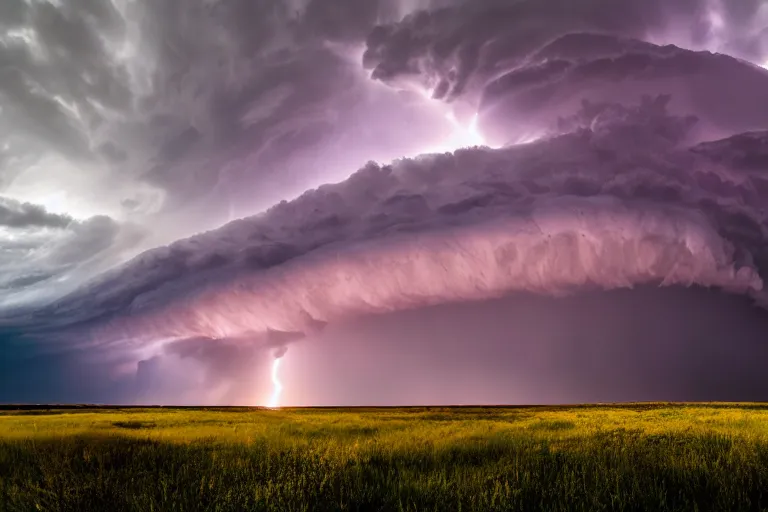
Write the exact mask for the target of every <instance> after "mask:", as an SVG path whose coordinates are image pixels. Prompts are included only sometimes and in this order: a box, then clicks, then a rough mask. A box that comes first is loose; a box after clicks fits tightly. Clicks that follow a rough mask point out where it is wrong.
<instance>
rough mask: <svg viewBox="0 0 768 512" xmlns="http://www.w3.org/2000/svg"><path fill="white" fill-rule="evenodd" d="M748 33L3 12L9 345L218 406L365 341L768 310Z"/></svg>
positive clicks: (572, 24) (504, 22) (643, 17)
mask: <svg viewBox="0 0 768 512" xmlns="http://www.w3.org/2000/svg"><path fill="white" fill-rule="evenodd" d="M766 27H768V10H766V7H765V5H763V4H761V3H760V2H758V1H756V0H755V1H752V0H744V1H741V2H716V1H714V0H713V1H697V0H675V1H673V2H661V1H651V2H646V1H642V2H641V1H639V0H638V1H635V0H626V1H624V2H613V1H608V0H594V1H589V2H578V3H573V2H561V1H559V0H551V1H547V2H532V1H520V2H513V3H510V2H496V1H493V0H488V1H483V2H459V1H441V2H437V1H435V2H429V1H422V2H416V1H413V2H407V1H401V2H385V1H381V2H363V3H361V2H350V1H342V0H339V1H336V2H331V3H328V2H321V1H308V0H306V1H304V0H302V1H294V2H257V3H253V2H215V1H214V2H208V1H194V2H181V1H175V0H174V1H169V2H149V1H143V0H139V1H134V2H122V1H115V2H107V3H102V2H91V1H88V0H79V1H72V2H64V3H61V4H55V5H54V4H53V3H49V2H37V1H35V2H17V3H11V4H8V5H7V6H2V7H0V194H2V195H3V199H0V240H2V246H0V262H2V271H1V272H0V286H2V287H3V290H5V292H6V294H5V298H4V299H3V302H2V303H0V304H2V305H3V307H4V311H3V313H2V318H0V329H2V330H3V332H7V333H8V334H7V335H5V336H6V338H7V339H8V340H9V341H7V342H6V344H7V345H8V346H26V345H28V346H31V347H34V350H35V351H39V352H40V353H41V354H51V353H62V354H68V353H71V352H72V351H76V352H77V353H79V354H80V353H88V354H92V355H91V356H89V357H90V359H91V360H93V362H94V363H93V364H98V361H105V363H104V364H106V365H111V366H112V367H114V368H118V367H119V368H121V369H120V370H119V371H118V373H120V372H125V373H126V375H130V376H131V378H134V377H135V378H136V379H137V383H138V384H140V385H138V387H136V386H135V385H134V384H131V386H133V387H132V388H131V389H133V391H134V392H135V393H137V396H141V397H144V398H141V400H148V399H150V398H148V397H151V396H156V397H157V396H160V395H152V394H151V392H152V389H155V388H157V389H160V388H162V389H165V394H164V395H162V396H163V397H165V398H163V400H166V399H167V400H171V399H172V397H173V396H182V395H183V394H184V393H183V388H185V386H187V385H186V384H184V385H182V384H178V382H176V384H174V383H173V382H172V381H173V378H171V377H168V375H169V374H172V373H173V371H178V369H179V368H181V367H184V368H187V370H188V371H187V372H186V373H188V374H190V375H192V374H194V375H197V376H199V378H197V377H195V378H194V379H192V380H193V381H194V382H192V381H190V382H189V383H188V387H189V388H190V389H193V388H196V387H201V386H202V387H204V388H206V389H208V390H214V391H215V392H214V391H211V392H212V393H213V395H210V397H209V399H210V400H213V401H225V402H226V401H230V400H232V399H233V397H237V396H240V395H238V394H237V393H238V391H237V390H236V386H235V385H234V384H232V382H234V380H233V379H236V376H237V375H243V374H245V373H248V368H249V367H254V368H260V367H261V366H260V365H262V364H264V360H265V358H268V357H270V354H272V355H274V354H278V353H279V354H284V353H285V350H286V348H287V347H288V346H290V345H292V344H295V343H297V342H300V341H301V340H306V338H313V339H314V338H322V336H323V334H322V333H323V332H324V331H325V330H326V329H327V328H328V326H333V325H337V324H338V325H351V323H354V322H356V321H358V320H359V319H365V318H372V317H377V318H378V317H381V316H382V315H383V316H387V315H393V314H395V315H401V314H406V313H405V312H408V311H420V310H425V308H433V307H452V306H451V305H454V304H465V303H477V304H485V303H488V301H494V300H503V299H504V297H508V296H510V295H516V294H523V295H525V296H527V297H571V296H579V295H581V294H584V293H588V292H589V293H592V292H597V291H604V292H606V291H610V290H618V289H624V290H631V289H633V288H637V287H640V288H644V287H658V286H661V287H674V288H678V287H696V288H699V287H700V288H712V289H717V290H720V291H722V292H725V293H727V294H731V295H734V296H741V297H743V298H744V299H743V300H745V302H744V303H745V304H748V303H752V304H754V305H757V306H761V307H766V306H768V300H766V296H765V292H764V279H765V276H766V272H768V244H766V237H767V236H768V232H767V230H768V224H767V222H766V212H765V208H764V205H765V204H767V203H766V201H768V178H766V175H765V170H766V168H767V167H768V131H767V130H768V70H766V69H764V68H762V67H761V66H760V64H762V63H763V62H764V61H766V60H768V30H766ZM446 141H449V142H448V143H446ZM486 144H487V145H486ZM463 146H468V147H463ZM430 148H433V149H434V148H439V150H436V151H432V150H430ZM443 150H445V151H443ZM430 151H432V152H430ZM420 153H425V154H420ZM365 162H368V163H367V164H366V163H365ZM354 169H358V170H357V171H356V172H354V173H351V171H352V170H354ZM350 173H351V175H350ZM531 300H534V299H531ZM702 307H704V306H702ZM371 321H373V320H371ZM758 323H759V322H758ZM755 325H757V324H755ZM305 343H310V340H306V341H305ZM25 344H26V345H25ZM35 353H37V352H35ZM287 354H288V357H290V356H291V355H292V354H293V352H292V351H291V350H288V353H287ZM30 357H31V356H30ZM46 357H48V356H46ZM244 361H245V362H244ZM139 362H140V364H138V366H136V364H137V363H139ZM125 368H128V369H127V370H126V369H125ZM131 368H132V369H131ZM137 368H138V370H137ZM172 369H175V370H173V371H172ZM257 373H258V371H257ZM261 373H262V374H263V371H262V372H261ZM121 374H122V373H121ZM169 379H170V380H169ZM195 379H197V380H195ZM230 381H232V382H230ZM148 382H155V384H154V385H150V384H148ZM185 382H186V381H185ZM177 384H178V385H177ZM251 384H252V385H255V384H254V383H251ZM190 393H191V392H190ZM214 395H215V397H214ZM185 396H186V395H185ZM190 396H194V393H191V394H190ZM198 396H199V395H198ZM190 400H191V398H190Z"/></svg>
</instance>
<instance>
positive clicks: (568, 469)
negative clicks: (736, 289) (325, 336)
mask: <svg viewBox="0 0 768 512" xmlns="http://www.w3.org/2000/svg"><path fill="white" fill-rule="evenodd" d="M5 510H22V511H32V510H71V511H78V512H85V511H91V510H98V511H109V512H118V511H123V510H131V511H142V512H143V511H158V510H174V511H186V510H217V511H225V510H226V511H230V510H231V511H243V510H281V511H282V510H307V511H325V510H384V511H389V510H392V511H398V510H435V511H454V510H463V511H468V510H481V511H493V510H520V511H525V512H529V511H534V510H546V511H558V510H563V511H565V510H568V511H570V510H659V511H666V510H680V511H683V510H684V511H693V510H702V511H704V510H739V511H742V510H743V511H749V510H754V511H762V510H768V405H757V404H738V405H731V404H707V405H704V404H689V405H673V404H635V405H625V406H584V407H537V408H407V409H283V410H278V411H268V410H257V409H195V410H188V409H125V410H119V409H76V410H60V411H34V410H29V411H0V511H5Z"/></svg>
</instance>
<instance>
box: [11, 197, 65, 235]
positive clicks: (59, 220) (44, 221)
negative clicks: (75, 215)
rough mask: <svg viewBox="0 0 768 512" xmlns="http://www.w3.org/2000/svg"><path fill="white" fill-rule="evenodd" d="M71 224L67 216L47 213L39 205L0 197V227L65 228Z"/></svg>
mask: <svg viewBox="0 0 768 512" xmlns="http://www.w3.org/2000/svg"><path fill="white" fill-rule="evenodd" d="M71 222H72V217H69V216H68V215H57V214H54V213H49V212H47V211H46V210H45V208H43V207H42V206H39V205H34V204H31V203H20V202H19V201H14V200H13V199H7V198H3V197H0V226H7V227H11V228H26V227H33V228H65V227H67V226H68V225H69V224H70V223H71Z"/></svg>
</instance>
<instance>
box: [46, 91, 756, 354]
mask: <svg viewBox="0 0 768 512" xmlns="http://www.w3.org/2000/svg"><path fill="white" fill-rule="evenodd" d="M667 101H668V98H664V97H659V98H656V99H652V98H646V99H645V100H644V101H643V102H642V103H641V104H640V105H638V106H634V107H627V106H621V105H615V104H603V105H592V104H585V105H584V108H583V110H582V111H581V112H580V113H578V114H577V115H576V116H574V120H575V121H573V122H572V123H570V124H569V123H564V122H561V123H560V125H559V126H560V128H561V129H562V127H563V126H566V125H568V126H571V127H572V128H573V130H574V131H572V132H569V133H565V134H562V135H557V136H553V137H551V138H549V139H546V140H543V141H540V142H536V143H532V144H528V145H522V146H511V147H508V148H503V149H498V150H492V149H489V148H476V149H466V150H461V151H457V152H456V153H454V154H449V153H446V154H435V155H428V156H422V157H420V158H417V159H413V160H408V159H405V160H401V161H398V162H395V163H394V164H392V165H387V166H380V165H377V164H373V163H371V164H369V165H368V166H367V167H365V168H363V169H361V170H360V171H358V172H357V173H356V174H354V175H353V176H352V177H350V178H349V179H348V180H347V181H345V182H342V183H340V184H337V185H326V186H323V187H321V188H319V189H317V190H314V191H310V192H307V193H306V194H304V195H303V196H302V197H300V198H299V199H297V200H295V201H291V202H283V203H281V204H279V205H277V206H275V207H273V208H272V209H270V210H269V211H268V212H267V213H266V214H264V215H260V216H256V217H252V218H249V219H243V220H239V221H235V222H232V223H230V224H228V225H226V226H224V227H222V228H221V229H219V230H215V231H211V232H208V233H205V234H202V235H198V236H195V237H192V238H189V239H186V240H182V241H179V242H176V243H174V244H172V245H170V246H168V247H165V248H160V249H156V250H154V251H150V252H148V253H146V254H144V255H142V256H141V257H139V258H138V259H136V260H135V261H133V262H131V263H129V264H128V265H126V266H124V267H123V268H121V269H118V270H115V271H113V272H111V273H110V274H108V275H106V276H105V277H103V278H101V279H99V280H97V281H96V282H94V283H93V284H92V285H91V286H88V287H86V288H84V289H83V290H82V291H80V292H78V293H77V294H75V295H72V296H70V297H67V298H66V299H64V300H62V301H60V302H59V303H58V304H57V306H56V308H57V314H58V315H60V316H61V317H62V319H64V318H66V319H68V321H72V322H75V323H77V322H86V324H87V323H88V322H91V321H98V322H104V321H105V320H110V319H111V320H112V321H111V322H108V323H107V324H106V325H104V326H103V327H102V328H100V329H98V330H97V331H96V332H97V333H96V334H94V335H93V336H94V337H93V340H94V342H96V343H106V342H108V341H110V340H111V341H112V342H115V343H118V346H119V345H120V344H121V343H123V342H121V341H120V340H124V342H125V343H128V342H129V340H130V342H129V345H130V346H133V347H136V346H141V345H143V344H145V343H151V342H152V340H172V339H186V338H208V339H212V340H213V339H224V340H226V339H241V340H244V341H247V340H250V341H254V340H256V341H258V344H260V345H262V346H264V341H263V338H264V336H267V335H268V334H269V333H270V332H272V331H287V332H302V331H305V330H311V329H313V328H314V326H315V325H322V324H323V323H324V322H329V321H335V320H338V319H343V318H347V317H353V316H356V315H364V314H371V313H385V312H391V311H397V310H402V309H413V308H419V307H424V306H429V305H434V304H440V303H444V302H453V301H465V300H467V301H471V300H481V299H486V298H491V297H496V296H500V295H503V294H505V293H508V292H513V291H528V292H535V293H541V294H546V295H557V296H559V295H563V294H570V293H573V292H575V291H578V290H580V289H584V288H587V289H588V288H592V287H596V288H604V289H613V288H623V287H631V286H633V285H639V284H643V283H653V284H661V285H691V284H698V285H701V286H713V287H718V288H723V289H725V290H728V291H733V292H739V293H748V294H750V295H751V296H753V297H754V298H756V299H758V300H761V297H762V295H761V291H762V287H763V279H762V277H761V273H762V272H765V271H766V267H764V266H761V265H762V264H764V263H765V262H766V261H768V254H766V252H765V251H766V249H765V247H766V245H765V243H764V242H763V241H764V240H765V236H766V222H765V210H764V207H763V204H764V202H765V195H764V192H760V191H758V186H757V185H756V184H759V183H761V180H762V176H761V175H760V173H751V172H749V171H745V170H742V169H739V168H737V167H732V166H728V165H723V164H721V163H718V162H717V161H718V160H721V161H724V160H725V158H726V156H727V155H728V154H730V153H732V152H733V151H734V149H733V148H734V147H738V148H739V151H742V152H743V151H746V152H749V151H750V147H753V146H750V145H744V144H743V143H741V139H742V138H743V137H746V135H744V136H739V137H735V138H733V139H731V140H730V141H721V142H718V143H714V144H716V145H717V146H719V147H721V148H722V149H721V152H714V151H713V149H712V147H713V146H712V144H708V145H704V146H695V147H693V148H691V149H689V148H687V147H686V146H685V145H684V144H681V141H684V140H685V139H686V137H687V132H688V131H690V130H691V129H692V128H693V126H694V124H695V122H694V120H693V119H691V118H685V117H683V118H681V117H676V116H673V115H670V114H669V113H668V112H667V111H666V104H667ZM582 125H586V126H589V128H584V127H583V126H582ZM750 137H753V138H759V139H760V140H764V141H765V140H768V134H766V133H765V132H763V133H760V134H758V133H755V134H752V135H750ZM755 147H762V146H755ZM745 148H746V149H745ZM259 337H261V338H259ZM260 339H261V340H262V341H259V340H260Z"/></svg>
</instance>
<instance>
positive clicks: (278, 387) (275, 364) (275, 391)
mask: <svg viewBox="0 0 768 512" xmlns="http://www.w3.org/2000/svg"><path fill="white" fill-rule="evenodd" d="M280 359H281V358H279V357H278V358H277V359H275V360H274V361H272V396H270V397H269V402H268V403H267V407H269V408H271V409H277V408H278V407H280V395H281V393H282V392H283V384H282V383H281V382H280V375H279V370H280Z"/></svg>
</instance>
